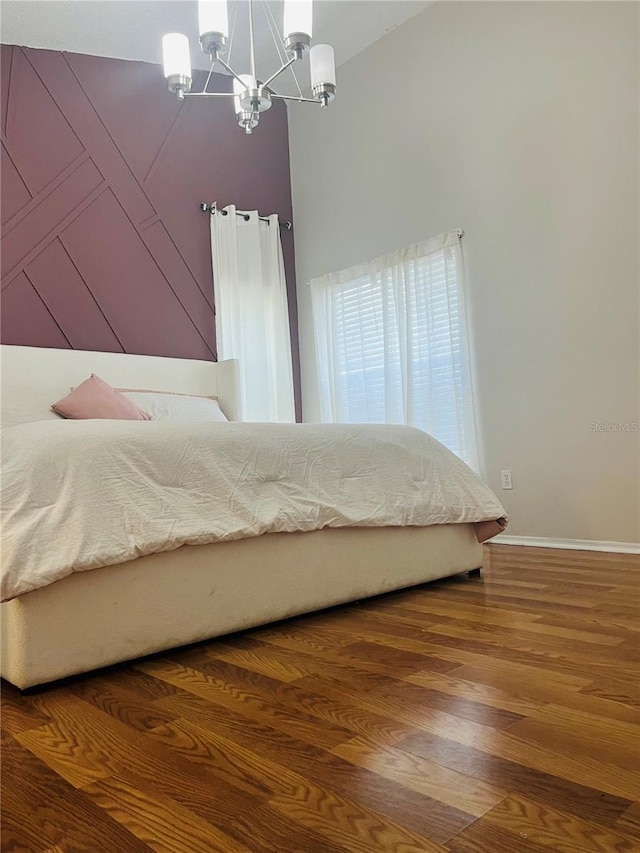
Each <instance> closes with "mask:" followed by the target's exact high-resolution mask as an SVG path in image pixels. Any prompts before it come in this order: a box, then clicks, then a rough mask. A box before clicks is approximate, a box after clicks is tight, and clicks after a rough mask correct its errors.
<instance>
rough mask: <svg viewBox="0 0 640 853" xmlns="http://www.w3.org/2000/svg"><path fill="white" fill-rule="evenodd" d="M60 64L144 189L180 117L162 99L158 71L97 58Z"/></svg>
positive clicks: (162, 85) (78, 56)
mask: <svg viewBox="0 0 640 853" xmlns="http://www.w3.org/2000/svg"><path fill="white" fill-rule="evenodd" d="M65 59H66V60H67V63H68V65H69V67H70V69H71V71H72V72H73V74H74V76H75V77H76V79H77V81H78V83H79V85H80V86H81V87H82V90H83V91H84V93H85V94H86V96H87V99H88V100H89V101H90V102H91V105H92V106H93V108H94V109H95V111H96V113H97V115H98V116H99V117H100V120H101V121H102V123H103V124H104V125H105V127H107V128H108V129H109V133H110V135H111V137H112V139H113V142H114V143H115V145H116V146H117V148H118V150H119V151H120V153H121V155H122V157H123V159H124V160H125V161H126V163H127V164H128V166H129V168H130V169H131V171H132V172H133V173H134V175H135V176H136V177H137V178H138V180H139V181H140V182H141V183H143V182H144V179H145V175H146V174H147V172H148V171H149V169H150V168H151V165H152V164H153V161H154V158H155V156H156V154H157V153H158V151H159V149H160V147H161V145H162V143H163V140H164V139H165V137H166V136H167V134H168V133H169V131H170V129H171V126H172V125H173V123H174V121H175V120H176V118H177V117H179V116H180V114H181V112H180V110H179V109H178V107H177V104H176V100H175V97H174V98H172V97H171V96H170V95H169V96H168V97H167V95H168V93H167V88H166V82H165V79H164V76H163V73H162V68H161V67H160V66H159V65H148V64H146V63H143V62H113V60H111V59H105V58H103V57H99V56H82V55H81V54H77V53H75V54H74V53H69V54H65Z"/></svg>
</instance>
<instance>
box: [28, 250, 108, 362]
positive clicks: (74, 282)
mask: <svg viewBox="0 0 640 853" xmlns="http://www.w3.org/2000/svg"><path fill="white" fill-rule="evenodd" d="M26 272H27V275H28V276H29V281H30V282H31V284H32V285H33V287H34V288H35V289H36V291H37V293H38V296H39V297H40V298H41V299H42V301H43V302H44V304H45V305H46V306H47V308H48V310H49V312H50V313H51V315H52V317H53V318H54V320H55V321H56V323H57V324H58V326H59V327H60V329H61V330H62V332H63V333H64V335H65V337H66V338H67V340H68V341H69V343H70V344H71V346H72V347H73V348H74V349H85V350H98V351H100V352H123V351H124V348H123V347H122V345H121V343H120V341H119V340H118V338H117V336H116V334H115V332H114V331H113V329H112V328H111V326H110V325H109V323H108V321H107V319H106V317H105V316H104V314H103V312H102V309H101V308H100V306H99V304H98V302H97V301H96V300H95V299H94V298H93V296H92V294H91V291H90V290H89V289H88V288H87V286H86V284H85V283H84V280H83V279H82V276H81V275H80V273H79V272H78V270H77V269H76V267H75V265H74V263H73V261H72V260H71V258H70V257H69V255H68V253H67V252H66V250H65V248H64V246H63V245H62V243H61V242H60V240H53V241H52V242H51V243H49V245H48V246H47V248H46V249H45V250H44V251H43V252H41V253H40V254H39V255H38V257H37V258H36V259H35V260H34V261H32V262H31V263H30V264H29V266H28V267H27V270H26Z"/></svg>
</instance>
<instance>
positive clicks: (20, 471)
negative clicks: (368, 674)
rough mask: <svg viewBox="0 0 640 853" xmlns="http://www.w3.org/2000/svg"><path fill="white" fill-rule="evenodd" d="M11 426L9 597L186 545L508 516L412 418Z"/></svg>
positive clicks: (6, 519) (5, 583) (6, 546)
mask: <svg viewBox="0 0 640 853" xmlns="http://www.w3.org/2000/svg"><path fill="white" fill-rule="evenodd" d="M2 433H3V436H2V451H3V458H4V460H5V463H4V470H3V476H2V514H3V528H4V533H3V552H2V562H3V573H2V587H1V596H2V600H7V599H10V598H14V597H16V596H18V595H21V594H22V593H25V592H29V591H30V590H34V589H38V588H39V587H43V586H46V585H48V584H51V583H53V582H54V581H57V580H60V579H61V578H63V577H65V576H66V575H69V574H71V573H72V572H81V571H86V570H88V569H95V568H98V567H99V566H107V565H112V564H115V563H122V562H124V561H126V560H131V559H133V558H135V557H139V556H141V555H143V554H153V553H155V552H158V551H168V550H171V549H173V548H178V547H179V546H180V545H185V544H190V545H201V544H205V543H210V542H218V541H221V540H225V539H240V538H243V537H248V536H258V535H260V534H262V533H270V532H274V531H295V530H318V529H319V528H322V527H327V526H330V527H352V526H359V527H363V526H364V527H370V526H388V525H391V526H400V525H417V526H426V525H430V524H446V523H450V522H476V521H485V520H491V519H496V518H498V517H500V516H504V515H505V512H504V510H503V508H502V507H501V506H500V504H499V502H498V500H497V499H496V497H495V495H494V494H493V493H492V492H491V491H490V490H489V489H488V488H487V487H486V486H485V485H484V484H483V483H482V481H481V480H480V479H479V477H477V476H476V474H474V473H473V472H472V471H471V470H470V469H469V468H468V467H467V466H466V465H465V464H464V463H463V462H461V461H460V460H459V459H458V458H457V457H456V456H455V455H454V454H452V453H451V452H450V451H449V450H447V449H446V448H445V447H443V446H442V445H441V444H440V443H439V442H437V441H436V440H435V439H433V438H431V437H430V436H429V435H427V434H426V433H424V432H421V431H420V430H417V429H412V428H410V427H403V426H355V425H349V426H346V425H315V424H286V425H285V424H249V423H197V424H193V425H191V424H185V423H179V422H172V421H157V422H144V421H108V420H87V421H41V422H38V423H31V424H24V425H21V426H16V427H11V428H7V429H4V430H3V431H2Z"/></svg>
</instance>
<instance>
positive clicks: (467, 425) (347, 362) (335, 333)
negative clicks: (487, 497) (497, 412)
mask: <svg viewBox="0 0 640 853" xmlns="http://www.w3.org/2000/svg"><path fill="white" fill-rule="evenodd" d="M310 287H311V297H312V308H313V324H314V336H315V346H316V357H317V366H318V383H319V389H320V398H321V407H322V408H321V411H322V419H323V420H324V421H326V422H338V423H397V424H407V425H409V426H415V427H419V428H421V429H423V430H425V431H426V432H428V433H430V434H431V435H433V436H434V437H435V438H437V439H438V440H439V441H441V442H442V443H443V444H444V445H446V446H447V447H448V448H449V449H450V450H452V451H453V452H454V453H456V454H457V455H458V456H460V457H461V458H462V459H464V461H465V462H466V463H467V464H468V465H470V466H471V467H472V468H474V469H476V470H477V466H478V462H477V450H476V432H475V420H474V413H473V395H472V386H471V365H470V354H469V345H468V334H467V321H466V311H465V297H464V281H463V266H462V253H461V249H460V237H459V233H458V232H456V231H452V232H450V233H448V234H442V235H440V236H439V237H435V238H433V239H431V240H428V241H426V242H423V243H419V244H416V245H413V246H410V247H409V248H408V249H404V250H402V251H398V252H395V253H394V254H391V255H387V256H385V257H381V258H377V259H376V260H374V261H371V262H370V263H367V264H361V265H359V266H356V267H352V268H350V269H348V270H343V271H342V272H339V273H331V274H329V275H325V276H323V277H322V278H317V279H314V280H313V281H311V282H310Z"/></svg>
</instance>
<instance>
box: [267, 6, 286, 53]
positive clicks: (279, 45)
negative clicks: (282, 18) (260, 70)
mask: <svg viewBox="0 0 640 853" xmlns="http://www.w3.org/2000/svg"><path fill="white" fill-rule="evenodd" d="M262 10H263V12H264V16H265V18H266V21H267V24H268V25H269V30H270V32H271V38H272V39H273V43H274V44H275V46H276V52H277V54H278V59H279V60H280V62H281V63H282V64H284V63H285V62H286V61H287V51H286V50H285V49H284V45H283V39H282V36H281V35H280V30H279V29H278V25H277V24H276V21H275V18H274V17H273V12H272V11H271V4H270V3H269V2H267V3H265V4H264V5H263V7H262ZM283 54H284V55H283Z"/></svg>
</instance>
